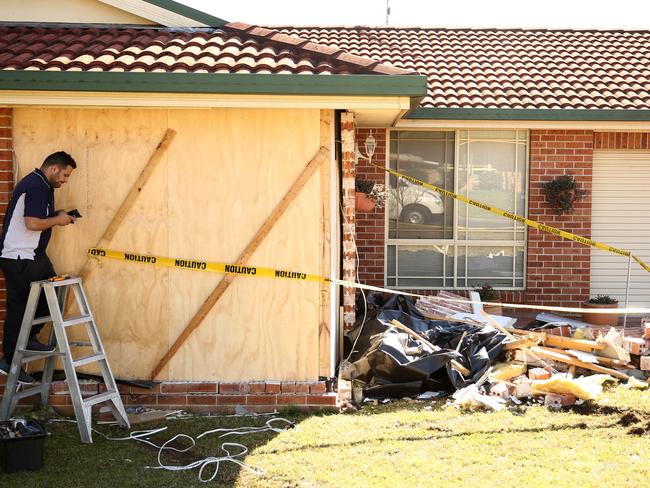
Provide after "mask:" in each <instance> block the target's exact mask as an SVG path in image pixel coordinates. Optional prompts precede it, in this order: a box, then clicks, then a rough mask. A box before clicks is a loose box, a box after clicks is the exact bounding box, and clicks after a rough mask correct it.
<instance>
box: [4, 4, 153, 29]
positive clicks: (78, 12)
mask: <svg viewBox="0 0 650 488" xmlns="http://www.w3.org/2000/svg"><path fill="white" fill-rule="evenodd" d="M0 20H1V21H4V22H65V23H74V24H87V23H97V24H131V25H152V24H153V22H151V21H149V20H147V19H143V18H142V17H138V16H137V15H133V14H130V13H129V12H126V11H124V10H120V9H118V8H115V7H112V6H110V5H107V4H105V3H102V2H98V1H97V0H2V9H1V10H0Z"/></svg>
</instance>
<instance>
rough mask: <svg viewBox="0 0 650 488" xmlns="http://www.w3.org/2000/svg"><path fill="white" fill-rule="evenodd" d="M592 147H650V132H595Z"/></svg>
mask: <svg viewBox="0 0 650 488" xmlns="http://www.w3.org/2000/svg"><path fill="white" fill-rule="evenodd" d="M594 149H650V133H648V132H595V133H594Z"/></svg>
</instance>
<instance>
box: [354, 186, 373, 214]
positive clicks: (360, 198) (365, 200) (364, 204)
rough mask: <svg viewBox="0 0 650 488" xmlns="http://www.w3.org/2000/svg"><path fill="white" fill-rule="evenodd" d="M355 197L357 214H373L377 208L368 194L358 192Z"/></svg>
mask: <svg viewBox="0 0 650 488" xmlns="http://www.w3.org/2000/svg"><path fill="white" fill-rule="evenodd" d="M354 197H355V198H354V205H355V207H356V210H357V212H371V211H372V210H373V209H374V208H375V201H374V200H373V199H372V198H370V196H369V195H368V194H366V193H361V192H360V191H358V192H356V193H355V194H354Z"/></svg>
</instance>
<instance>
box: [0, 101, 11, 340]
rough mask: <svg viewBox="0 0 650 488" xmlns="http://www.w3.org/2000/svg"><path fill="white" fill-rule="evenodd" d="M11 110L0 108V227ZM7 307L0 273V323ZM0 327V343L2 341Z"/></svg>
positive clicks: (7, 186)
mask: <svg viewBox="0 0 650 488" xmlns="http://www.w3.org/2000/svg"><path fill="white" fill-rule="evenodd" d="M12 126H13V124H12V110H11V109H10V108H4V107H0V225H2V221H3V220H4V216H5V213H6V212H7V204H8V203H9V199H10V198H11V192H12V191H13V181H14V173H13V157H12V149H13V133H12ZM6 307H7V290H6V288H5V280H4V276H2V273H0V323H3V322H4V319H5V310H6ZM2 330H3V327H0V341H1V340H2Z"/></svg>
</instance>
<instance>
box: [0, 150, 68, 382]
mask: <svg viewBox="0 0 650 488" xmlns="http://www.w3.org/2000/svg"><path fill="white" fill-rule="evenodd" d="M76 167H77V163H76V162H75V160H74V159H73V158H72V156H70V155H69V154H68V153H66V152H64V151H59V152H55V153H53V154H50V155H49V156H48V157H47V158H45V161H43V164H42V165H41V167H40V169H38V168H37V169H35V170H34V171H32V172H31V173H30V174H28V175H27V176H25V177H24V178H23V179H22V180H20V182H19V183H18V184H17V185H16V188H15V189H14V191H13V194H12V196H11V201H10V202H9V206H8V208H7V213H6V214H5V218H4V224H3V228H2V234H1V235H0V269H2V273H3V274H4V277H5V283H6V289H7V315H6V318H5V325H4V337H3V341H2V345H3V353H4V357H3V358H2V359H0V372H2V373H5V374H8V373H9V368H10V366H11V361H12V359H13V355H14V351H15V349H16V342H17V340H18V334H19V332H20V326H21V323H22V320H23V314H24V312H25V306H26V305H27V298H28V296H29V290H30V283H31V282H32V281H39V280H44V279H47V278H50V277H52V276H55V275H56V273H55V272H54V268H53V267H52V263H51V262H50V259H49V258H48V257H47V255H46V254H45V249H46V248H47V244H48V242H49V240H50V236H51V234H52V227H54V226H55V225H61V226H65V225H68V224H72V223H74V221H75V218H74V217H72V216H71V215H68V213H66V211H65V210H55V209H54V208H55V207H54V189H55V188H59V187H60V186H61V185H63V184H64V183H66V182H67V181H68V178H70V175H71V174H72V171H73V170H74V169H75V168H76ZM42 315H48V307H47V303H46V301H45V297H44V296H42V297H41V300H40V301H39V304H38V309H37V316H42ZM42 327H43V324H41V325H38V326H34V327H33V328H32V333H31V336H30V339H29V342H28V343H27V349H28V350H33V351H43V352H48V351H53V350H54V346H53V345H48V344H41V343H40V342H38V341H37V340H36V335H37V334H38V332H39V331H40V329H41V328H42ZM18 381H19V383H33V382H34V379H33V378H32V377H31V376H30V375H29V374H27V373H26V372H25V370H24V369H21V371H20V374H19V377H18Z"/></svg>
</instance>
